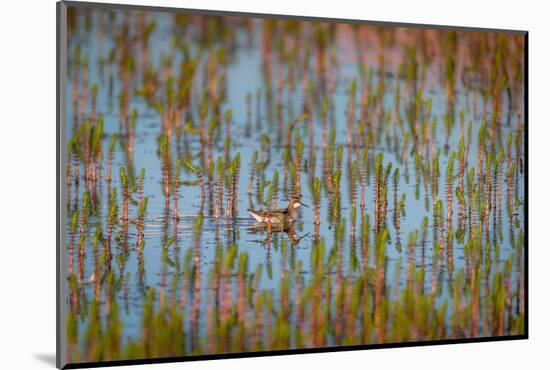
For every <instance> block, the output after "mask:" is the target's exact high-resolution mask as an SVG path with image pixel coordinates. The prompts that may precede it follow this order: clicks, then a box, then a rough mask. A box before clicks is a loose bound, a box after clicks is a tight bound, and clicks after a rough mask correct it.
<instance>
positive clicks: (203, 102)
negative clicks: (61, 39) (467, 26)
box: [63, 6, 527, 363]
mask: <svg viewBox="0 0 550 370" xmlns="http://www.w3.org/2000/svg"><path fill="white" fill-rule="evenodd" d="M68 21H69V22H68V40H67V41H68V48H69V52H68V55H69V58H68V67H69V68H68V72H69V75H68V77H69V78H68V81H67V92H68V93H67V100H68V104H67V106H68V112H67V116H68V117H70V120H69V121H70V122H67V132H68V135H67V138H68V140H67V143H66V145H67V147H66V150H65V153H66V154H67V161H66V163H67V168H66V173H65V174H66V176H65V177H66V194H67V204H66V207H67V215H68V217H67V220H66V224H65V227H66V241H67V242H66V246H67V250H66V253H67V257H68V258H67V264H68V266H67V267H68V268H67V272H68V275H67V276H66V278H67V280H66V284H67V287H68V294H67V297H66V298H67V300H66V301H65V300H64V301H63V302H64V303H63V304H66V305H67V306H66V308H67V310H66V311H67V312H68V313H67V317H66V324H67V325H66V326H67V332H66V338H67V352H66V355H67V361H68V362H70V363H76V362H89V361H104V360H105V361H106V360H121V359H144V358H156V357H168V356H193V355H201V354H214V353H229V352H233V353H234V352H251V351H267V350H284V349H297V348H320V347H326V346H342V345H345V346H349V345H360V344H372V343H403V342H411V341H412V342H417V341H430V340H440V339H463V338H479V337H488V336H516V335H522V334H524V333H525V287H526V281H525V259H524V257H525V250H526V248H527V246H526V245H525V243H524V239H525V233H526V230H525V206H526V205H525V187H524V184H525V182H524V180H525V176H526V174H525V171H526V163H525V148H524V144H525V143H524V134H525V121H524V120H525V117H524V113H523V109H524V107H523V105H522V102H523V98H524V93H525V92H524V75H523V71H524V65H523V63H524V54H523V52H524V51H523V50H524V49H523V48H524V39H523V37H522V36H521V35H514V34H504V33H502V34H501V33H498V32H495V33H483V32H477V31H471V32H462V31H453V30H430V29H420V28H418V29H402V28H391V27H382V26H369V25H358V24H356V25H353V26H350V25H346V24H335V23H331V24H328V23H322V22H303V21H296V20H274V19H255V18H244V17H243V18H239V17H223V16H203V15H196V14H193V15H192V14H184V13H178V14H168V13H157V12H153V11H137V10H115V9H113V10H109V11H104V10H89V9H84V8H80V7H72V6H71V7H69V11H68ZM291 199H300V201H301V202H302V203H304V204H309V205H310V207H309V208H306V207H302V208H300V209H299V211H298V213H297V217H296V220H292V222H288V223H287V222H283V223H282V225H280V226H281V227H271V226H272V225H267V227H266V225H262V224H256V223H255V221H254V220H253V219H252V218H250V217H249V216H248V213H247V209H249V208H250V209H254V210H257V211H269V210H276V209H279V210H281V209H282V210H283V211H281V212H286V211H288V210H286V207H287V205H288V204H289V203H288V202H289V201H290V200H291Z"/></svg>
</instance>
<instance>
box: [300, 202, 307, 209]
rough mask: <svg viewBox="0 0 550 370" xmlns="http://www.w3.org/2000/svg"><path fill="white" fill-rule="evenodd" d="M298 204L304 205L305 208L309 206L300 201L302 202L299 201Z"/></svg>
mask: <svg viewBox="0 0 550 370" xmlns="http://www.w3.org/2000/svg"><path fill="white" fill-rule="evenodd" d="M300 204H301V205H303V206H304V207H306V208H309V206H308V205H307V204H304V203H302V202H300Z"/></svg>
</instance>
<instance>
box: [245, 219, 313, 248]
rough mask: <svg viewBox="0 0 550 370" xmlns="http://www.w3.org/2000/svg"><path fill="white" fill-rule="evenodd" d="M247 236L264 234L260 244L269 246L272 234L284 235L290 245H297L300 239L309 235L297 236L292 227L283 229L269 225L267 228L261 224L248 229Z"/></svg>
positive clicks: (282, 227)
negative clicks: (264, 236)
mask: <svg viewBox="0 0 550 370" xmlns="http://www.w3.org/2000/svg"><path fill="white" fill-rule="evenodd" d="M248 233H249V234H262V235H263V234H264V233H265V234H266V238H265V240H263V241H262V244H269V243H270V242H271V238H272V237H273V234H282V233H285V234H286V235H287V236H288V239H289V240H290V243H291V244H292V245H298V243H300V241H301V240H302V239H304V238H305V237H306V236H308V235H309V233H308V234H305V235H303V236H299V235H297V234H296V232H295V231H294V226H290V227H284V226H282V225H281V226H278V225H271V227H269V229H268V227H267V226H266V225H265V224H263V223H256V224H254V225H252V226H250V227H249V228H248Z"/></svg>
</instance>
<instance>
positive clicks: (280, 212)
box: [248, 197, 308, 227]
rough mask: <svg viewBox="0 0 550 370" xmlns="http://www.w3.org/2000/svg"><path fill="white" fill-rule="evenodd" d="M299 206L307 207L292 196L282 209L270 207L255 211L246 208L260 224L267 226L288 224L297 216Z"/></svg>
mask: <svg viewBox="0 0 550 370" xmlns="http://www.w3.org/2000/svg"><path fill="white" fill-rule="evenodd" d="M301 206H304V207H308V206H307V205H305V204H304V203H302V202H301V201H300V198H298V197H293V198H291V199H290V202H289V203H288V207H286V208H283V209H272V210H267V211H256V210H253V209H248V213H249V214H250V215H251V216H252V217H254V219H255V220H256V221H258V222H259V223H262V224H266V225H267V226H268V227H270V226H271V225H273V226H276V227H281V226H283V227H284V226H290V225H292V223H294V221H296V219H297V218H298V210H299V208H300V207H301Z"/></svg>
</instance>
